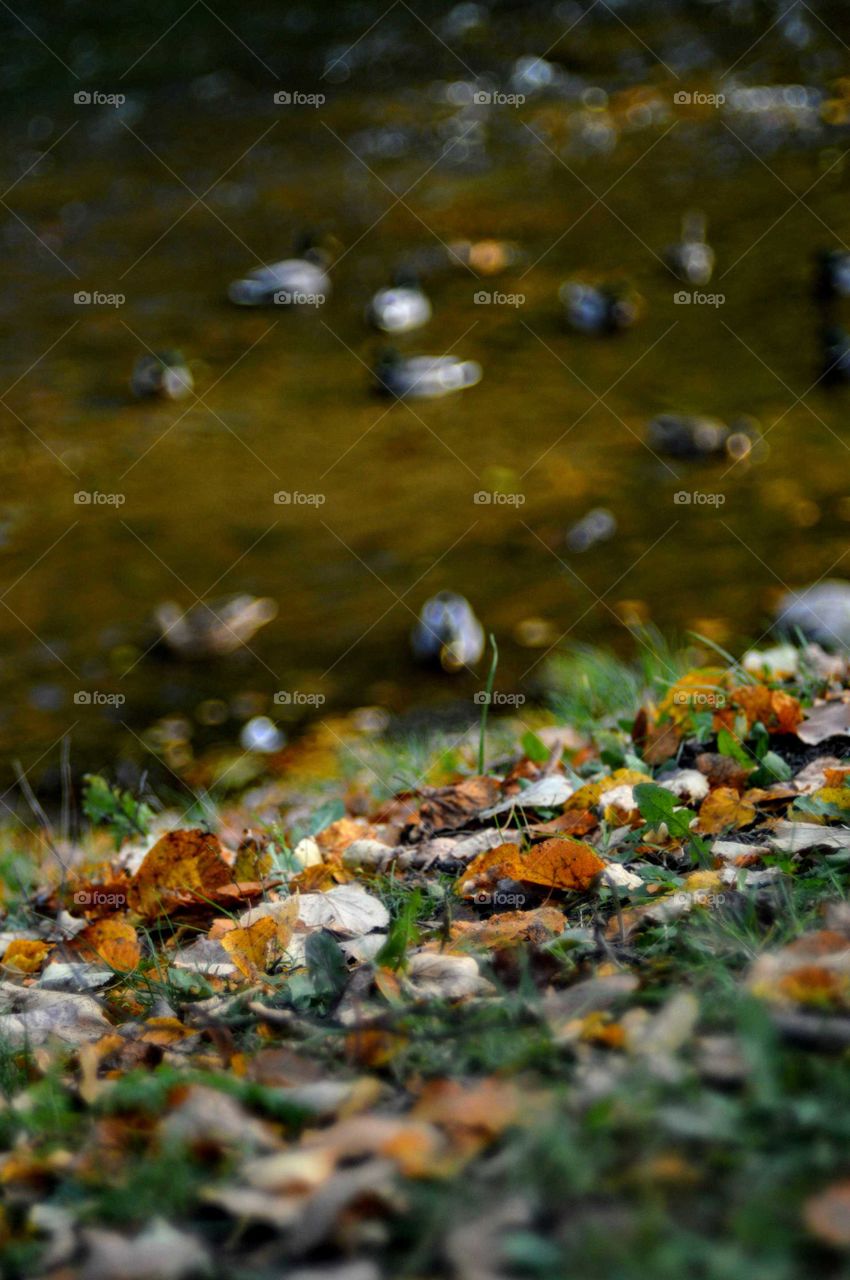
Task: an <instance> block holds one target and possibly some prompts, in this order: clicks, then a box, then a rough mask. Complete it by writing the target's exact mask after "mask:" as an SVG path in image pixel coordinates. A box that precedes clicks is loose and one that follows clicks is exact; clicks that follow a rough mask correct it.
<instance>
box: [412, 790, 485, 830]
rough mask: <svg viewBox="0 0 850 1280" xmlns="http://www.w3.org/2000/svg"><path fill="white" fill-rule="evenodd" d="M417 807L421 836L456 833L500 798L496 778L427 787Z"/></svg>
mask: <svg viewBox="0 0 850 1280" xmlns="http://www.w3.org/2000/svg"><path fill="white" fill-rule="evenodd" d="M422 794H423V795H424V796H425V801H424V803H423V805H422V806H421V808H420V811H419V815H420V820H421V826H422V827H423V828H424V831H425V833H427V834H430V833H431V832H434V831H457V830H458V829H459V828H460V827H464V826H466V824H467V823H468V822H470V821H471V820H472V819H473V818H474V817H475V816H476V815H477V814H479V813H480V812H481V810H482V809H488V808H490V806H491V805H494V804H495V803H496V801H497V800H498V799H499V797H500V795H501V783H500V782H499V779H498V778H466V779H465V780H464V781H463V782H456V783H455V784H454V785H453V786H450V787H439V788H427V789H425V790H424V791H423V793H422Z"/></svg>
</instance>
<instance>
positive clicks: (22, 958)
mask: <svg viewBox="0 0 850 1280" xmlns="http://www.w3.org/2000/svg"><path fill="white" fill-rule="evenodd" d="M52 945H53V944H52V943H50V942H39V941H37V940H36V939H32V938H16V939H15V941H14V942H10V943H9V945H8V947H7V948H6V950H5V951H4V953H3V967H4V968H5V969H15V970H17V972H18V973H38V971H39V969H40V968H41V966H42V965H43V964H44V961H45V958H46V957H47V954H48V952H49V951H50V950H51V947H52Z"/></svg>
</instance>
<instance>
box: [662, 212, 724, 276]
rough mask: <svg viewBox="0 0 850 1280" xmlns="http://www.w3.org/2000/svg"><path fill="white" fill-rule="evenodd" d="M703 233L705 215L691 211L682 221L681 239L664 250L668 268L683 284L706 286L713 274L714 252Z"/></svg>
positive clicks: (704, 229) (704, 230)
mask: <svg viewBox="0 0 850 1280" xmlns="http://www.w3.org/2000/svg"><path fill="white" fill-rule="evenodd" d="M705 232H706V220H705V214H704V213H700V212H699V210H697V209H692V210H691V211H690V213H686V214H685V216H684V218H683V219H682V239H681V240H680V241H679V243H678V244H671V245H668V246H667V248H666V249H665V250H664V258H665V261H666V263H667V265H668V267H669V268H670V270H671V271H672V272H673V274H674V275H675V276H678V277H679V279H680V280H683V281H684V282H685V284H696V285H702V284H708V282H709V280H710V279H711V277H712V275H713V274H714V250H713V249H712V247H711V245H710V244H709V243H708V242H707V240H706V238H705Z"/></svg>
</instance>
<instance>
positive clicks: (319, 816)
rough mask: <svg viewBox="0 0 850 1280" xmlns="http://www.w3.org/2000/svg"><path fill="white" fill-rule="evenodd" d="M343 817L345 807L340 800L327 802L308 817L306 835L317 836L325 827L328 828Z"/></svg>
mask: <svg viewBox="0 0 850 1280" xmlns="http://www.w3.org/2000/svg"><path fill="white" fill-rule="evenodd" d="M344 817H345V805H344V804H343V803H342V801H341V800H329V801H328V802H327V804H322V805H319V808H318V809H316V811H315V813H313V814H312V815H311V817H310V822H309V827H308V835H311V836H317V835H318V834H319V832H320V831H324V829H325V827H329V826H330V825H331V823H332V822H339V820H340V818H344Z"/></svg>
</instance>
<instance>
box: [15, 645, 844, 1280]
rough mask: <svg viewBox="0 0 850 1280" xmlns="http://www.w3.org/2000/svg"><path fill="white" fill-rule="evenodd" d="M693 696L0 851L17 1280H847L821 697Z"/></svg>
mask: <svg viewBox="0 0 850 1280" xmlns="http://www.w3.org/2000/svg"><path fill="white" fill-rule="evenodd" d="M692 660H693V659H692V657H691V658H688V659H685V658H683V657H682V656H681V655H680V656H678V657H676V658H673V657H672V656H670V655H668V656H667V657H666V658H665V660H664V662H663V663H660V664H656V665H655V667H654V669H652V670H648V669H644V670H638V669H636V668H627V667H625V666H623V665H622V664H619V663H617V662H616V661H615V660H613V659H610V658H606V657H604V655H591V654H585V655H579V656H578V657H574V658H571V659H565V660H564V661H563V663H562V664H561V667H560V669H559V670H558V672H556V676H557V687H558V690H559V692H558V693H557V694H556V696H554V697H553V698H552V699H551V700H550V705H549V707H548V709H545V710H544V709H538V710H535V711H534V712H531V711H530V710H529V711H528V714H527V715H524V717H523V721H522V722H521V721H520V720H519V718H517V717H514V718H512V719H504V720H500V719H498V718H495V717H491V718H490V720H489V722H488V721H487V720H486V717H484V716H482V722H481V725H480V726H479V727H478V728H476V729H474V730H469V731H465V732H464V733H462V734H461V736H460V738H458V737H457V735H455V739H454V741H450V740H447V739H446V738H444V737H443V738H441V737H440V736H439V735H436V736H434V735H431V736H426V737H424V738H422V739H420V740H417V741H410V740H405V741H401V740H399V739H395V740H390V741H386V740H379V739H377V738H376V737H375V736H374V735H373V734H370V733H369V732H368V731H367V727H368V724H367V722H368V719H369V718H368V717H363V716H361V717H360V718H359V720H358V719H357V718H352V719H351V720H350V721H349V722H348V723H347V724H343V723H342V722H340V723H336V724H333V725H330V726H327V725H326V726H325V727H324V728H320V727H317V728H316V729H315V730H314V731H313V732H312V733H310V734H308V735H306V737H305V738H304V740H303V741H302V742H301V744H300V745H299V746H298V747H297V748H291V749H289V750H288V751H287V752H285V753H283V754H282V756H281V757H280V758H279V759H277V760H274V761H269V762H268V763H267V765H266V767H265V775H264V776H263V777H261V778H255V779H254V780H253V783H252V786H251V787H250V788H249V789H247V790H244V791H242V792H241V793H240V794H238V795H234V794H230V793H227V792H225V791H223V790H222V789H221V787H219V789H218V791H216V789H215V786H214V785H212V783H211V782H210V779H209V778H207V779H205V785H204V786H203V787H202V786H201V785H200V782H199V780H198V779H196V783H197V786H198V792H197V799H196V801H195V803H194V807H193V809H192V810H191V811H190V812H186V811H185V806H184V808H183V811H181V809H180V808H178V807H177V806H176V805H175V802H174V798H173V797H170V798H169V799H168V801H167V803H166V804H164V805H163V804H162V803H161V802H157V801H156V799H155V798H154V797H150V796H143V797H140V796H135V795H130V794H129V793H127V792H123V791H121V790H120V789H119V788H117V787H115V786H114V785H112V784H110V782H109V781H107V780H106V779H104V778H100V777H98V778H89V779H88V780H87V783H86V790H85V813H86V822H85V823H84V824H83V826H82V828H81V830H80V831H78V832H76V831H75V832H73V833H71V832H69V831H68V830H65V831H62V830H58V829H57V830H52V829H50V827H49V825H48V824H47V823H46V822H41V823H39V821H38V820H37V818H36V817H35V816H34V817H33V819H32V821H31V822H29V823H28V824H25V825H26V827H27V828H32V829H31V830H29V829H24V830H11V829H10V830H9V831H8V832H6V834H5V836H4V841H3V846H2V848H3V852H2V859H0V871H2V878H3V885H4V889H3V892H4V922H3V925H2V934H0V955H2V961H0V964H2V972H1V973H0V978H1V979H2V986H0V996H2V999H0V1038H1V1039H0V1043H1V1044H2V1053H0V1086H2V1090H3V1094H4V1097H5V1101H6V1105H5V1107H4V1109H3V1113H2V1116H0V1127H2V1141H1V1143H0V1145H2V1154H0V1183H2V1186H3V1190H4V1208H3V1211H2V1218H0V1245H1V1246H2V1256H3V1261H4V1264H5V1274H7V1275H8V1276H10V1277H12V1278H14V1277H18V1276H43V1277H52V1278H53V1280H60V1278H61V1280H66V1278H69V1280H70V1278H72V1277H78V1276H79V1277H81V1278H82V1280H109V1278H112V1277H114V1278H115V1280H118V1278H119V1277H120V1278H122V1280H126V1278H127V1277H130V1278H132V1277H139V1278H141V1277H147V1278H148V1280H155V1278H157V1280H181V1278H183V1277H185V1278H186V1280H188V1278H189V1277H193V1276H204V1275H208V1276H213V1277H219V1276H221V1277H232V1276H238V1277H246V1278H252V1280H253V1278H255V1280H265V1277H269V1278H271V1277H274V1276H279V1275H281V1274H287V1275H289V1276H293V1277H298V1278H299V1280H377V1278H379V1277H383V1276H386V1277H393V1278H395V1277H410V1278H411V1280H426V1278H430V1277H443V1276H451V1277H454V1278H455V1280H507V1278H508V1277H546V1278H548V1277H552V1278H553V1280H555V1277H561V1276H564V1275H579V1274H580V1275H581V1276H582V1277H590V1278H594V1277H606V1278H607V1277H615V1276H616V1277H618V1280H619V1278H623V1280H631V1278H632V1277H634V1278H638V1277H641V1278H642V1277H645V1276H646V1277H649V1276H652V1277H655V1278H657V1280H666V1278H667V1277H669V1278H670V1280H674V1278H675V1280H679V1277H681V1276H682V1275H685V1274H688V1275H691V1276H698V1277H710V1278H712V1280H714V1278H717V1280H720V1278H721V1277H723V1278H726V1277H730V1278H731V1277H736V1280H737V1277H740V1276H744V1275H746V1276H747V1277H748V1278H749V1280H785V1278H786V1277H787V1278H789V1280H790V1278H792V1277H798V1276H799V1277H804V1276H810V1275H812V1274H818V1275H826V1276H835V1277H838V1276H843V1275H846V1274H850V1270H848V1263H847V1259H848V1256H850V1255H848V1250H850V1154H848V1153H849V1152H850V1141H848V1140H850V1106H848V1105H847V1104H848V1102H850V1072H848V1070H847V1065H848V1064H847V1056H848V1048H850V903H848V901H847V884H848V863H850V825H845V823H846V815H847V812H848V810H850V784H848V785H845V784H846V783H847V779H848V778H850V688H848V672H847V665H846V663H845V662H844V660H843V659H838V658H835V657H830V656H828V655H826V654H824V653H822V652H821V651H819V650H817V649H814V648H813V647H811V646H810V647H808V648H798V649H792V648H789V647H784V648H782V649H781V650H777V651H773V652H770V653H767V654H765V655H763V656H762V657H761V658H753V656H752V655H749V656H748V657H747V659H746V661H745V662H744V663H738V662H735V661H733V660H732V659H731V658H729V657H728V656H727V655H722V656H721V655H718V656H716V657H715V658H714V659H712V661H711V665H707V663H706V662H705V661H703V664H702V665H701V666H699V667H696V668H695V667H693V666H692V665H690V664H691V662H692ZM483 705H484V708H485V709H486V706H487V703H486V702H485V703H484V704H483ZM364 726H365V727H364ZM215 768H219V766H215ZM213 772H215V769H213ZM216 779H217V781H218V782H219V783H220V782H221V773H220V772H219V773H217V774H216ZM206 784H209V785H206ZM216 801H217V802H216Z"/></svg>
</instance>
